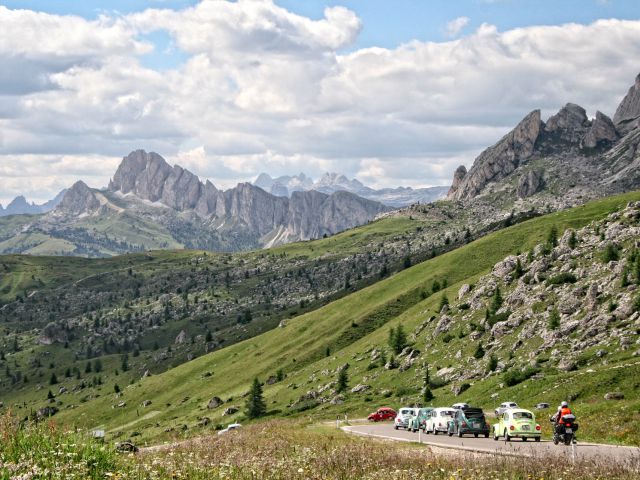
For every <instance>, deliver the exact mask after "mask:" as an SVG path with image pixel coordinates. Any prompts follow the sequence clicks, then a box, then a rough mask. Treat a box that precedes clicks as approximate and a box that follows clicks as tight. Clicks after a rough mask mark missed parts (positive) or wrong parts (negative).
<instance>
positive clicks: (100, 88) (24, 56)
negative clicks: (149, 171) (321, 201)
mask: <svg viewBox="0 0 640 480" xmlns="http://www.w3.org/2000/svg"><path fill="white" fill-rule="evenodd" d="M639 4H640V2H639V1H638V0H563V1H559V0H553V1H551V0H535V1H533V0H531V1H530V0H457V1H455V2H453V1H450V0H449V1H444V0H393V1H390V0H385V1H383V0H331V1H328V0H273V1H272V0H237V1H234V2H230V1H227V0H200V1H196V0H146V1H144V0H126V1H125V0H115V1H109V2H101V1H83V2H78V1H75V0H74V1H71V0H58V1H55V2H52V1H44V0H30V1H8V0H4V1H3V0H0V203H2V204H4V205H6V204H7V203H8V202H9V201H10V200H11V199H12V198H13V197H15V196H16V195H20V194H24V195H25V196H26V197H27V198H28V199H30V200H35V201H38V202H41V201H45V200H47V199H49V198H52V197H53V196H54V195H55V194H56V193H57V192H58V191H60V190H61V189H62V188H65V187H68V186H70V185H72V184H73V183H74V182H75V181H76V180H78V179H83V180H84V181H85V182H87V183H88V184H89V185H90V186H92V187H96V188H99V187H103V186H106V185H107V183H108V181H109V178H110V177H111V176H112V175H113V173H114V172H115V170H116V168H117V166H118V164H119V162H120V160H121V159H122V157H123V156H125V155H127V154H128V153H129V152H130V151H132V150H135V149H140V148H142V149H145V150H148V151H156V152H158V153H160V154H161V155H163V156H164V157H165V158H166V159H167V160H168V161H169V162H170V163H175V164H179V165H181V166H183V167H185V168H188V169H189V170H191V171H193V172H194V173H195V174H197V175H199V176H200V177H201V178H202V179H205V178H206V179H209V180H211V181H212V182H213V183H214V184H215V185H217V186H219V187H221V188H229V187H232V186H234V185H235V184H236V183H238V182H241V181H251V180H253V179H254V178H255V177H256V176H257V175H258V174H259V173H261V172H267V173H269V174H271V175H273V176H277V175H283V174H295V173H299V172H305V173H306V174H307V175H310V176H312V177H313V178H318V177H320V176H321V175H322V174H323V173H324V172H327V171H331V172H340V173H344V174H346V175H347V176H349V177H355V178H358V179H359V180H360V181H362V182H364V183H366V184H368V185H371V186H373V187H389V186H399V185H404V186H413V187H421V186H432V185H447V184H449V183H450V181H451V178H452V174H453V171H454V170H455V169H456V167H457V166H458V165H460V164H464V165H466V166H467V167H469V166H471V164H472V163H473V160H474V158H475V157H476V156H477V155H478V154H479V153H480V152H481V151H482V150H483V149H484V148H486V147H488V146H490V145H492V144H493V143H495V142H496V141H497V140H499V139H500V138H501V136H502V135H504V134H505V133H507V132H508V131H509V130H510V129H511V128H513V126H515V124H517V122H518V121H519V120H520V119H521V118H523V117H524V116H525V115H526V114H527V113H528V112H530V111H531V110H533V109H536V108H540V109H542V112H543V117H544V118H547V117H548V116H550V115H552V114H553V113H555V112H556V111H557V110H558V109H560V108H561V107H562V106H563V105H564V104H565V103H567V102H574V103H578V104H580V105H582V106H583V107H584V108H585V109H586V110H587V112H588V114H589V115H591V116H594V115H595V112H596V111H597V110H601V111H602V112H604V113H606V114H608V115H610V116H611V115H613V112H614V111H615V108H616V106H617V104H618V103H619V101H620V100H621V98H622V97H623V96H624V94H625V93H626V91H627V89H628V88H629V86H630V85H631V84H632V83H633V80H634V78H635V76H636V75H637V74H638V72H640V61H639V60H638V59H640V18H639V17H640V8H639V7H640V5H639Z"/></svg>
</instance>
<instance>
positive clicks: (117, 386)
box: [96, 381, 120, 393]
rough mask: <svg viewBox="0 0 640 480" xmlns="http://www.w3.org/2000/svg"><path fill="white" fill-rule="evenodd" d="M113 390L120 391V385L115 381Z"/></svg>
mask: <svg viewBox="0 0 640 480" xmlns="http://www.w3.org/2000/svg"><path fill="white" fill-rule="evenodd" d="M96 383H98V382H97V381H96ZM113 391H114V392H116V393H120V385H118V384H117V383H116V384H115V385H114V386H113Z"/></svg>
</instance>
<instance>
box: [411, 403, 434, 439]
mask: <svg viewBox="0 0 640 480" xmlns="http://www.w3.org/2000/svg"><path fill="white" fill-rule="evenodd" d="M431 410H433V408H431V407H427V408H421V409H419V410H418V412H417V413H416V416H415V417H413V418H412V419H411V420H409V427H408V428H407V430H411V431H412V432H414V433H415V432H417V431H418V430H420V429H422V430H424V422H425V420H426V419H427V415H428V414H429V413H430V412H431Z"/></svg>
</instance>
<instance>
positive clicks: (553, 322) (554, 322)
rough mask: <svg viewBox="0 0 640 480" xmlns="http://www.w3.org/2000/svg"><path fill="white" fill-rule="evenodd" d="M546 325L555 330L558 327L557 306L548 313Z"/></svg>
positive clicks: (558, 315)
mask: <svg viewBox="0 0 640 480" xmlns="http://www.w3.org/2000/svg"><path fill="white" fill-rule="evenodd" d="M548 325H549V330H557V329H558V327H560V313H559V312H558V309H557V308H554V309H553V310H551V313H550V314H549V322H548Z"/></svg>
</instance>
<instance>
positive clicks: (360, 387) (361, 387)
mask: <svg viewBox="0 0 640 480" xmlns="http://www.w3.org/2000/svg"><path fill="white" fill-rule="evenodd" d="M370 388H371V386H370V385H366V384H364V383H362V384H358V385H356V386H355V387H353V388H352V389H351V393H361V392H366V391H367V390H369V389H370Z"/></svg>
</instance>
